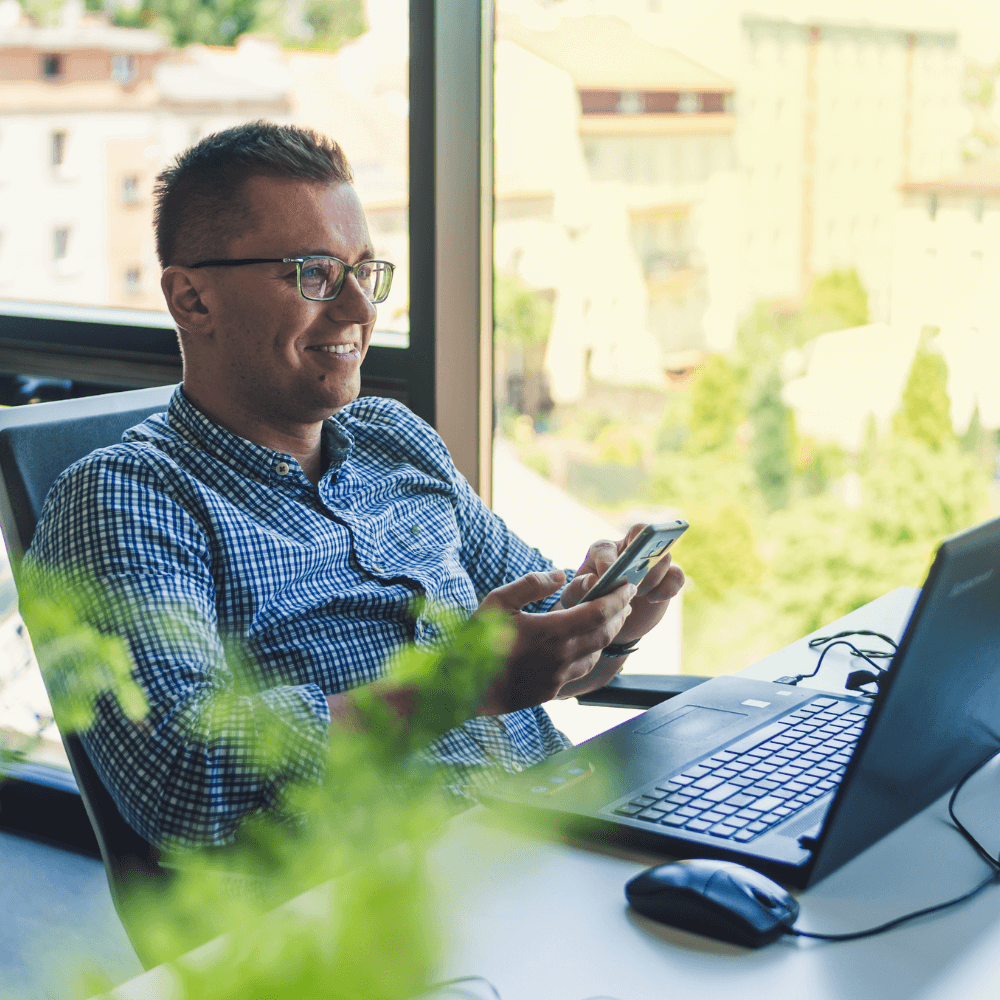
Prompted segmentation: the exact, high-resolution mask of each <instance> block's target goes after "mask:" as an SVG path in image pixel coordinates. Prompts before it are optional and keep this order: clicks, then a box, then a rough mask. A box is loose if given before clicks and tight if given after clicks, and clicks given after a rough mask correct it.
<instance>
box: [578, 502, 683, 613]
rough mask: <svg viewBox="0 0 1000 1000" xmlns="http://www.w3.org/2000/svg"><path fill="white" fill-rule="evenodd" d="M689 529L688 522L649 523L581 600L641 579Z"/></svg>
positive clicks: (601, 594)
mask: <svg viewBox="0 0 1000 1000" xmlns="http://www.w3.org/2000/svg"><path fill="white" fill-rule="evenodd" d="M687 529H688V523H687V521H668V522H667V523H665V524H647V525H646V527H645V528H643V529H642V531H640V532H639V534H638V535H636V537H635V538H634V539H633V541H632V543H631V544H630V545H629V546H628V548H627V549H625V551H624V552H623V553H622V554H621V555H620V556H619V557H618V558H617V559H616V560H615V561H614V562H613V563H612V564H611V565H610V566H609V567H608V568H607V570H605V571H604V572H603V573H602V574H601V578H600V579H599V580H598V581H597V583H595V584H594V586H593V587H591V588H590V590H588V591H587V593H586V594H584V595H583V597H582V598H581V599H580V603H581V604H582V603H583V602H584V601H593V600H594V599H595V598H597V597H604V595H605V594H610V593H611V591H613V590H617V589H618V588H619V587H620V586H622V584H624V583H633V584H635V585H636V586H637V587H638V586H639V581H640V580H641V579H642V578H643V577H644V576H645V575H646V574H647V573H648V572H649V571H650V569H651V568H652V567H653V566H654V565H655V564H656V563H657V562H659V561H660V559H662V558H663V556H664V555H666V552H667V549H669V548H670V546H671V545H673V544H674V542H676V541H677V539H678V538H680V537H681V535H683V534H684V532H685V531H687Z"/></svg>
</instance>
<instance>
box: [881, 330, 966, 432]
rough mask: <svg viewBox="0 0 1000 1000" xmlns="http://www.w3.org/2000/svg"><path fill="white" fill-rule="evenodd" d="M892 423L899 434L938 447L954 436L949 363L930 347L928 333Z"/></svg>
mask: <svg viewBox="0 0 1000 1000" xmlns="http://www.w3.org/2000/svg"><path fill="white" fill-rule="evenodd" d="M892 427H893V430H894V431H895V432H896V433H897V434H899V435H902V436H903V437H909V438H913V439H915V440H917V441H922V442H923V443H924V444H926V445H928V446H929V447H930V448H932V449H934V450H937V449H939V448H940V447H941V446H942V444H944V442H946V441H952V440H954V437H955V434H954V431H953V430H952V426H951V401H950V400H949V399H948V364H947V362H946V361H945V360H944V358H943V357H942V356H941V355H940V354H939V353H938V352H937V351H934V350H931V349H930V347H929V346H928V343H927V338H926V337H924V338H923V340H922V341H921V344H920V347H919V348H918V349H917V353H916V355H915V356H914V358H913V364H911V365H910V374H909V377H908V378H907V380H906V387H905V388H904V389H903V401H902V404H901V406H900V409H899V412H898V413H897V414H896V415H895V416H894V417H893V420H892Z"/></svg>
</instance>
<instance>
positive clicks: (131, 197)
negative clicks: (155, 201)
mask: <svg viewBox="0 0 1000 1000" xmlns="http://www.w3.org/2000/svg"><path fill="white" fill-rule="evenodd" d="M122 203H123V204H125V205H137V204H138V203H139V178H138V177H136V176H135V174H129V175H128V176H127V177H123V178H122Z"/></svg>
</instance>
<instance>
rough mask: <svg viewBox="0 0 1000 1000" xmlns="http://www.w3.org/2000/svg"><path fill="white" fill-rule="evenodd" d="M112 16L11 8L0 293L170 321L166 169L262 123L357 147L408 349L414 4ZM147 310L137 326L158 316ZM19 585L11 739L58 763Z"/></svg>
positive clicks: (1, 565)
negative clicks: (156, 190)
mask: <svg viewBox="0 0 1000 1000" xmlns="http://www.w3.org/2000/svg"><path fill="white" fill-rule="evenodd" d="M99 6H102V5H101V4H100V3H98V4H91V3H88V4H87V5H86V7H87V10H86V11H84V9H83V5H74V4H66V5H65V7H63V6H62V5H61V4H58V3H57V4H43V3H36V4H30V3H23V4H22V5H21V6H19V5H18V3H17V2H15V0H5V2H4V3H2V4H0V65H2V66H3V72H2V73H0V137H2V143H0V220H2V227H3V229H2V233H0V298H2V299H4V300H7V301H8V302H9V303H10V304H9V306H8V308H9V309H10V310H11V312H12V313H15V314H16V313H17V311H18V310H19V309H21V310H23V308H24V305H23V302H22V301H17V300H27V301H29V302H31V303H36V302H37V303H60V304H65V305H68V306H71V307H74V306H98V307H107V306H111V307H116V308H124V309H135V310H145V311H150V310H151V311H153V312H154V313H161V314H163V313H165V309H164V305H163V300H162V296H161V294H160V289H159V274H160V268H159V264H158V262H157V259H156V255H155V252H154V242H153V232H152V218H153V200H152V190H153V184H154V181H155V178H156V175H157V173H158V172H159V171H160V170H161V169H162V168H163V167H164V166H165V165H167V164H168V163H169V162H170V161H171V160H172V159H173V157H174V156H175V155H176V154H177V153H179V152H180V151H181V150H182V149H184V148H185V147H187V146H188V145H190V144H191V143H193V142H196V141H198V140H199V139H200V138H202V137H204V136H206V135H208V134H209V133H211V132H214V131H218V130H220V129H223V128H227V127H230V126H233V125H236V124H239V123H242V122H247V121H252V120H255V119H261V118H263V119H268V120H272V121H278V122H288V123H294V124H298V125H303V126H307V127H310V128H314V129H317V130H318V131H320V132H323V133H325V134H327V135H329V136H331V137H332V138H334V139H336V140H337V141H338V142H339V143H340V144H341V145H342V146H343V148H344V150H345V152H346V154H347V156H348V159H349V160H350V162H351V164H352V166H353V168H354V173H355V178H356V181H355V187H356V189H357V191H358V194H359V196H360V198H361V201H362V204H363V205H364V207H365V209H366V212H367V214H368V219H369V223H370V228H371V233H372V238H373V241H374V246H375V255H376V257H379V258H384V259H388V260H390V261H393V262H394V263H395V264H396V273H395V280H394V282H393V288H392V292H391V294H390V296H389V298H388V299H387V301H386V302H384V303H383V304H382V305H380V306H379V321H378V324H377V328H376V332H375V336H374V338H373V342H374V343H375V344H379V345H381V346H388V347H406V346H407V344H408V331H409V268H408V254H409V246H408V226H409V222H408V190H407V183H408V180H407V179H408V161H407V149H408V128H409V106H408V58H409V51H408V46H409V17H408V5H407V0H303V2H300V3H296V4H273V3H264V2H263V0H262V2H260V3H253V2H251V3H246V4H243V5H242V6H241V7H240V10H241V15H240V16H241V18H242V20H241V21H240V23H238V24H237V23H236V22H235V21H233V22H229V21H226V22H219V21H218V20H217V19H214V18H209V19H203V18H202V14H201V13H199V10H200V9H201V8H200V7H199V5H197V4H196V5H188V6H187V7H185V6H184V5H172V6H170V7H169V9H170V10H172V11H174V13H175V15H176V16H175V17H174V19H173V20H171V19H169V18H166V17H164V16H163V14H162V10H163V9H164V8H163V6H162V5H159V4H157V3H155V2H153V0H136V2H135V3H128V4H110V3H109V4H106V5H103V6H105V7H106V8H107V10H106V11H104V10H101V11H96V10H94V9H92V8H95V7H99ZM22 8H23V9H22ZM60 8H62V9H60ZM54 29H58V30H54ZM53 38H59V39H60V40H61V41H60V43H61V45H62V46H63V47H62V48H60V49H59V50H58V51H53V50H52V48H51V46H52V40H53ZM43 84H44V86H43ZM3 310H4V303H3V302H0V313H2V312H3ZM49 315H57V316H58V315H69V316H71V315H72V310H70V313H68V314H66V313H65V312H63V311H62V306H59V307H57V309H56V310H51V309H50V310H49ZM136 316H137V318H136V321H135V322H136V325H137V326H142V325H145V324H147V323H149V322H150V321H151V320H150V317H149V313H148V312H146V313H145V314H143V313H137V314H136ZM0 380H3V383H4V385H5V386H6V385H7V383H10V382H12V380H14V381H16V383H17V385H16V389H17V393H16V396H17V399H16V401H18V402H29V401H31V402H34V401H38V400H43V399H47V398H63V397H64V396H66V395H74V394H78V393H77V392H76V389H75V388H74V383H72V382H69V381H66V380H65V379H57V378H50V377H39V376H37V375H36V374H34V373H31V372H23V371H18V372H9V371H7V370H3V369H2V367H0ZM98 390H99V387H97V388H96V389H95V387H93V386H91V387H90V388H89V390H86V391H91V392H92V391H98ZM5 581H6V582H7V583H9V582H10V581H9V567H8V566H7V564H6V557H5V555H4V553H3V552H2V551H0V585H3V584H4V582H5ZM8 590H9V593H8ZM8 590H4V589H3V586H0V743H3V744H9V743H10V742H12V741H13V742H15V743H16V742H18V740H20V739H21V738H22V737H23V736H24V735H25V734H32V733H34V732H36V730H38V729H39V728H41V729H43V730H44V734H45V740H44V742H43V744H42V746H41V749H40V750H38V751H37V752H36V754H35V755H36V756H38V755H41V756H42V757H56V758H58V757H59V756H60V755H61V744H60V743H59V736H58V733H56V731H55V729H54V727H52V726H51V724H50V712H49V707H48V702H47V699H46V697H45V692H44V687H43V685H42V683H41V678H40V676H39V675H38V671H37V668H36V667H31V666H30V663H31V650H30V645H29V644H28V642H27V637H26V635H25V634H24V632H23V628H22V626H21V623H20V619H19V617H18V615H17V611H16V602H15V598H14V596H13V590H12V589H11V588H10V587H8ZM26 664H28V666H26ZM12 733H20V734H21V736H19V737H17V738H16V739H15V738H14V737H13V736H11V734H12Z"/></svg>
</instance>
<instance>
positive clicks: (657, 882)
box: [625, 858, 799, 948]
mask: <svg viewBox="0 0 1000 1000" xmlns="http://www.w3.org/2000/svg"><path fill="white" fill-rule="evenodd" d="M625 897H626V899H628V901H629V903H631V904H632V906H633V908H634V909H636V910H637V911H638V912H639V913H642V914H644V915H645V916H647V917H651V918H652V919H653V920H658V921H660V922H661V923H664V924H670V925H671V926H672V927H678V928H680V929H681V930H684V931H692V932H693V933H695V934H704V935H705V936H706V937H713V938H717V939H719V940H720V941H731V942H732V943H733V944H741V945H744V946H745V947H747V948H759V947H761V945H765V944H770V943H771V942H772V941H774V940H776V939H777V938H779V937H781V935H782V934H784V933H785V932H786V931H787V930H788V929H789V928H790V927H791V926H792V924H794V923H795V920H796V918H797V917H798V915H799V904H798V903H797V902H796V901H795V899H794V898H793V897H792V896H791V895H789V893H787V892H786V891H785V890H784V889H783V888H782V887H781V886H780V885H778V884H777V882H772V881H771V880H770V879H769V878H767V877H766V876H765V875H761V874H760V872H755V871H754V870H753V869H752V868H745V867H744V866H743V865H738V864H735V863H733V862H731V861H712V860H708V859H705V858H696V859H691V860H689V861H675V862H674V863H673V864H669V865H660V866H659V867H657V868H649V869H647V870H646V871H644V872H642V873H641V874H639V875H636V877H635V878H634V879H631V880H630V881H629V882H628V884H627V885H626V886H625Z"/></svg>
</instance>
